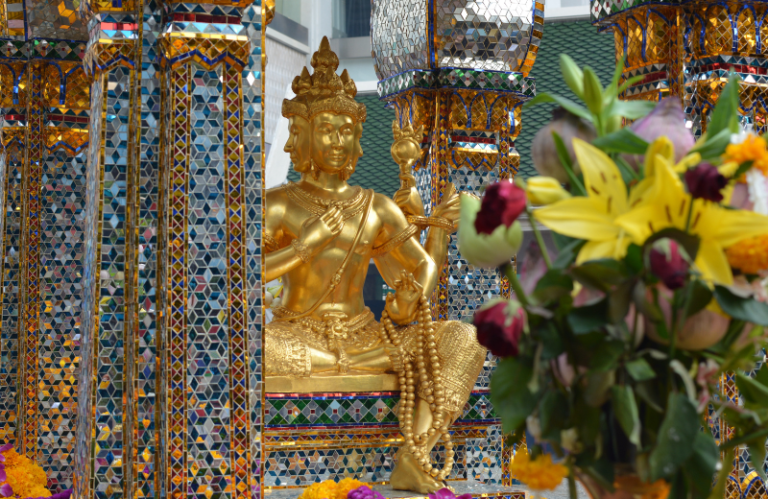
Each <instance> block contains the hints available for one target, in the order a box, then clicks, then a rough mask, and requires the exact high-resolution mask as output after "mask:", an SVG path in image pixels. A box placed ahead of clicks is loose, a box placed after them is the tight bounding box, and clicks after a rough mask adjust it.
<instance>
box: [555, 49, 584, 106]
mask: <svg viewBox="0 0 768 499" xmlns="http://www.w3.org/2000/svg"><path fill="white" fill-rule="evenodd" d="M560 73H562V75H563V80H565V84H566V85H568V88H570V89H571V91H572V92H573V93H574V94H576V96H577V97H579V98H580V99H583V98H584V73H583V72H582V70H581V68H580V67H579V66H578V65H577V64H576V63H575V62H574V61H573V59H571V58H570V57H568V56H567V55H566V54H560Z"/></svg>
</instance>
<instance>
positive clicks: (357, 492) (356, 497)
mask: <svg viewBox="0 0 768 499" xmlns="http://www.w3.org/2000/svg"><path fill="white" fill-rule="evenodd" d="M62 499H66V498H62ZM347 499H385V498H384V496H383V495H381V494H380V493H378V492H376V491H375V490H371V488H370V487H368V486H366V485H361V486H360V487H358V488H356V489H354V490H350V491H349V494H347Z"/></svg>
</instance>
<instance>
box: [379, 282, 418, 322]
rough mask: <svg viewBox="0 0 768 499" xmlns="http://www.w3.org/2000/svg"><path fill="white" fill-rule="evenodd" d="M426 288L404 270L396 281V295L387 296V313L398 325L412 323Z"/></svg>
mask: <svg viewBox="0 0 768 499" xmlns="http://www.w3.org/2000/svg"><path fill="white" fill-rule="evenodd" d="M423 294H424V288H423V287H422V286H421V284H420V283H419V281H417V280H416V278H415V277H413V274H411V273H410V272H407V271H405V270H403V271H402V272H401V273H400V279H398V280H397V281H395V293H394V294H392V293H390V294H388V295H387V313H388V314H389V317H390V318H391V319H392V320H393V321H395V322H396V323H398V324H406V323H408V322H411V320H412V317H413V316H414V315H415V313H416V307H417V305H418V304H419V298H421V295H423Z"/></svg>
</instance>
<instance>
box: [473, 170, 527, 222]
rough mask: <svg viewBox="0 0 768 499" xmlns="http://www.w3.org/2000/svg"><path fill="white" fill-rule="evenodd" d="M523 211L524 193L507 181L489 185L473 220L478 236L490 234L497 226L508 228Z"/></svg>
mask: <svg viewBox="0 0 768 499" xmlns="http://www.w3.org/2000/svg"><path fill="white" fill-rule="evenodd" d="M523 210H525V191H524V190H523V189H521V188H519V187H518V186H516V185H515V184H513V183H512V182H511V181H509V180H502V181H500V182H496V183H495V184H491V185H489V186H488V188H487V189H486V190H485V194H484V195H483V202H482V204H481V205H480V211H479V212H478V213H477V218H476V219H475V230H476V231H477V233H478V234H490V233H492V232H493V231H494V230H496V228H497V227H498V226H499V225H502V224H503V225H505V226H506V227H509V226H510V225H512V224H513V223H515V220H517V217H519V216H520V213H522V212H523Z"/></svg>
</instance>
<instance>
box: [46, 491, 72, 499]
mask: <svg viewBox="0 0 768 499" xmlns="http://www.w3.org/2000/svg"><path fill="white" fill-rule="evenodd" d="M71 496H72V489H67V490H62V491H61V492H57V493H55V494H53V495H52V496H51V497H49V498H48V499H69V498H70V497H71Z"/></svg>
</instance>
